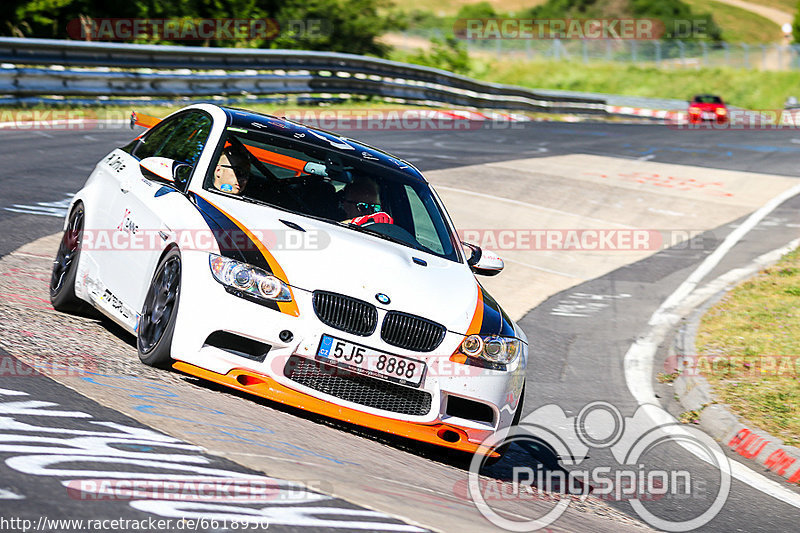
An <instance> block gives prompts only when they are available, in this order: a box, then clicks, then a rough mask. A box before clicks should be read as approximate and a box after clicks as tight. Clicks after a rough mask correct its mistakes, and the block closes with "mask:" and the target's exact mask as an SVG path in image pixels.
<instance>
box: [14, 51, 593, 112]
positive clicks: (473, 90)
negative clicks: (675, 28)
mask: <svg viewBox="0 0 800 533" xmlns="http://www.w3.org/2000/svg"><path fill="white" fill-rule="evenodd" d="M0 63H2V64H3V65H2V67H0V94H4V95H8V96H9V97H11V98H12V99H19V100H20V101H22V100H23V99H30V97H32V96H49V95H53V96H60V97H70V96H80V97H86V96H107V97H112V98H113V97H139V96H150V97H206V96H212V95H220V96H236V95H239V96H247V95H272V94H319V93H336V94H338V93H345V94H358V95H374V96H382V97H387V98H402V99H406V100H411V101H421V102H437V103H442V104H447V105H460V106H475V107H481V108H489V109H514V110H527V111H549V112H573V113H575V112H578V113H590V114H605V113H606V102H605V100H603V99H599V98H581V97H573V96H565V97H559V96H553V95H545V94H540V93H537V92H536V91H534V90H529V89H524V88H521V87H515V86H510V85H499V84H494V83H485V82H480V81H477V80H473V79H471V78H467V77H465V76H459V75H456V74H453V73H450V72H447V71H444V70H439V69H435V68H429V67H422V66H418V65H410V64H407V63H400V62H397V61H388V60H385V59H377V58H372V57H366V56H358V55H352V54H340V53H333V52H313V51H298V50H260V49H250V48H247V49H244V48H205V47H184V46H158V45H136V44H117V43H96V42H83V41H61V40H52V39H20V38H12V37H0ZM43 67H47V68H43ZM220 71H224V72H220Z"/></svg>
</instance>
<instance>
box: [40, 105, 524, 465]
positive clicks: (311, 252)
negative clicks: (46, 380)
mask: <svg viewBox="0 0 800 533" xmlns="http://www.w3.org/2000/svg"><path fill="white" fill-rule="evenodd" d="M139 122H140V123H142V122H143V121H142V120H139ZM154 122H157V123H155V124H154V125H152V127H151V128H149V129H148V130H147V131H145V133H143V134H142V135H141V136H139V137H138V138H136V139H135V140H133V141H131V142H130V143H129V144H127V145H125V146H122V147H120V148H118V149H115V150H114V151H112V152H111V153H109V154H108V155H107V156H105V157H104V158H103V159H102V160H101V161H100V162H99V163H98V164H97V165H96V167H95V169H94V171H93V172H92V173H91V175H90V176H89V178H88V180H87V182H86V184H85V186H84V187H83V188H82V189H81V190H80V191H78V192H77V193H76V194H75V197H74V199H73V200H72V203H71V206H70V209H69V214H68V215H67V219H66V222H65V228H64V230H65V231H64V238H63V239H62V242H61V245H60V247H59V249H58V252H57V256H56V259H55V261H54V266H53V272H52V279H51V284H50V296H51V301H52V303H53V307H54V308H55V309H57V310H60V311H65V312H79V311H81V310H82V309H84V308H92V307H93V308H96V309H97V310H99V311H100V312H102V313H103V314H105V315H106V316H108V317H109V318H111V319H112V320H114V321H115V322H117V323H119V324H120V325H121V326H122V327H124V328H125V329H126V330H127V331H129V332H130V333H132V334H134V335H136V337H137V347H138V352H139V357H140V359H141V360H142V361H143V362H144V363H145V364H148V365H152V366H159V367H169V366H171V367H173V368H174V369H176V370H178V371H181V372H185V373H187V374H191V375H194V376H197V377H200V378H203V379H206V380H210V381H213V382H217V383H220V384H224V385H226V386H229V387H231V388H234V389H238V390H241V391H246V392H248V393H252V394H255V395H258V396H261V397H264V398H268V399H270V400H274V401H277V402H281V403H284V404H288V405H291V406H295V407H298V408H301V409H305V410H307V411H311V412H314V413H318V414H320V415H324V416H327V417H332V418H335V419H339V420H343V421H347V422H349V423H353V424H357V425H360V426H365V427H369V428H373V429H377V430H381V431H384V432H388V433H392V434H396V435H400V436H403V437H407V438H411V439H416V440H418V441H424V442H428V443H433V444H436V445H440V446H444V447H447V448H451V449H455V450H459V451H463V452H469V453H474V452H476V451H477V452H480V453H483V454H484V455H489V456H492V457H498V456H499V454H498V452H497V450H489V449H485V448H483V447H481V446H480V443H481V441H483V440H484V439H485V438H487V437H488V436H490V435H492V434H493V433H494V432H496V431H498V430H501V429H504V428H507V427H508V426H510V425H511V424H512V423H515V416H516V417H517V419H516V420H518V417H519V415H520V412H521V409H522V406H521V402H522V397H523V394H524V390H523V389H524V377H525V368H526V364H527V359H528V345H527V339H526V337H525V334H524V333H523V332H522V330H521V329H520V328H519V327H518V326H517V325H516V324H515V323H514V322H513V321H511V320H510V319H509V318H508V316H507V315H506V314H505V313H504V312H503V310H502V309H501V308H500V306H499V305H498V304H497V302H496V301H495V300H494V299H493V298H492V297H491V296H490V295H489V294H488V293H487V292H486V291H485V290H484V289H483V288H482V286H481V285H480V284H479V283H478V281H477V279H476V277H475V274H484V275H492V274H496V273H498V272H499V271H500V270H501V269H502V267H503V263H502V261H501V260H500V259H499V258H498V257H496V256H494V255H492V254H490V253H488V252H482V251H481V249H480V248H478V247H477V246H474V245H470V244H466V243H461V242H460V241H459V239H458V237H457V233H456V229H455V227H454V225H453V222H452V221H451V219H450V218H449V216H448V215H447V212H446V211H445V208H444V206H443V204H442V202H441V200H440V199H439V197H438V196H437V195H436V193H435V192H434V191H433V189H432V188H431V187H430V185H429V184H428V182H427V181H426V180H425V178H424V177H423V176H422V174H421V173H420V172H419V171H418V170H416V169H415V168H414V167H413V166H411V165H410V164H409V163H407V162H405V161H402V160H400V159H398V158H395V157H393V156H391V155H388V154H386V153H384V152H382V151H379V150H376V149H374V148H372V147H370V146H367V145H365V144H363V143H359V142H356V141H353V140H351V139H348V138H343V137H340V136H337V135H334V134H332V133H329V132H325V131H321V130H317V129H312V128H309V127H306V126H304V125H301V124H298V123H294V122H291V121H288V120H285V119H280V118H277V117H273V116H268V115H263V114H257V113H252V112H248V111H243V110H238V109H229V108H223V107H217V106H214V105H209V104H198V105H192V106H190V107H187V108H184V109H182V110H180V111H178V112H176V113H174V114H172V115H170V116H169V117H167V118H165V119H164V120H161V121H157V119H156V121H154Z"/></svg>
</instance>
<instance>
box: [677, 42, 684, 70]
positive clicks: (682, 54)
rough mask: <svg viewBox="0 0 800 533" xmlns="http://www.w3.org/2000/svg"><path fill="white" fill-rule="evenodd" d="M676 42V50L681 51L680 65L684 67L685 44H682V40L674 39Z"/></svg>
mask: <svg viewBox="0 0 800 533" xmlns="http://www.w3.org/2000/svg"><path fill="white" fill-rule="evenodd" d="M675 42H676V43H678V50H680V51H681V65H683V66H684V67H685V66H686V45H685V44H683V41H675Z"/></svg>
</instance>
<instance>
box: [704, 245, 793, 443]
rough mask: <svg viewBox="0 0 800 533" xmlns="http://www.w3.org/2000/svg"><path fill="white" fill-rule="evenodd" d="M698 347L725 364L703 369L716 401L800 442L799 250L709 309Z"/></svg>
mask: <svg viewBox="0 0 800 533" xmlns="http://www.w3.org/2000/svg"><path fill="white" fill-rule="evenodd" d="M697 350H698V353H699V355H700V356H701V357H707V358H710V359H714V358H718V360H719V361H720V364H718V363H713V364H711V365H710V366H708V367H706V368H707V371H705V372H703V374H704V376H705V377H706V379H708V381H709V383H710V384H711V386H712V387H713V389H714V392H715V394H716V398H717V400H719V401H721V402H723V403H726V404H728V405H729V406H730V407H731V409H732V410H733V412H735V413H737V414H739V415H741V416H743V417H745V418H746V419H747V420H749V421H750V422H751V423H752V424H754V425H755V426H756V427H758V428H761V429H763V430H765V431H767V432H769V433H770V434H772V435H774V436H776V437H779V438H781V439H783V440H784V441H785V442H786V443H787V444H794V445H797V444H800V356H798V354H800V250H795V251H794V252H792V253H790V254H787V255H786V256H785V257H784V258H783V259H782V260H781V261H780V262H779V263H777V264H776V265H775V266H773V267H771V268H768V269H766V270H763V271H761V272H760V273H759V274H758V275H756V276H755V277H754V278H752V279H750V280H748V281H745V282H743V283H741V284H740V285H739V286H737V287H736V288H735V289H734V290H732V291H731V292H730V293H728V294H727V295H726V296H725V298H723V299H722V300H721V301H720V302H719V303H717V304H716V305H715V306H713V307H712V308H711V309H709V311H708V312H707V313H706V314H705V316H703V319H702V320H701V323H700V328H699V331H698V335H697ZM709 369H711V371H708V370H709Z"/></svg>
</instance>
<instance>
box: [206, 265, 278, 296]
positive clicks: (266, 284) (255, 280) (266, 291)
mask: <svg viewBox="0 0 800 533" xmlns="http://www.w3.org/2000/svg"><path fill="white" fill-rule="evenodd" d="M208 264H209V266H210V267H211V273H212V274H213V275H214V279H216V280H217V281H219V282H220V283H222V284H223V285H225V286H226V287H230V288H232V289H235V290H237V291H241V292H243V293H246V294H249V295H251V296H255V297H256V298H261V299H262V300H272V301H275V302H291V301H292V293H291V291H290V290H289V287H288V285H286V284H285V283H284V282H282V281H281V280H279V279H278V278H276V277H275V276H273V275H272V274H268V273H267V272H265V271H263V270H261V269H260V268H258V267H254V266H252V265H248V264H247V263H241V262H239V261H236V260H234V259H229V258H227V257H221V256H219V255H215V254H209V257H208Z"/></svg>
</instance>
